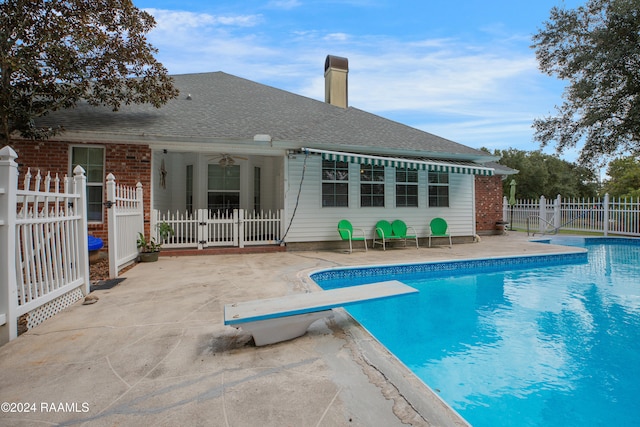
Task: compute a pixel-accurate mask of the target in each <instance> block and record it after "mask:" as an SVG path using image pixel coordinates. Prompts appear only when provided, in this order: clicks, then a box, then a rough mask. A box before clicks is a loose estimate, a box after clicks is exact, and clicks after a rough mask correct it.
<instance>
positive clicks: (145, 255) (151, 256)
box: [140, 251, 160, 262]
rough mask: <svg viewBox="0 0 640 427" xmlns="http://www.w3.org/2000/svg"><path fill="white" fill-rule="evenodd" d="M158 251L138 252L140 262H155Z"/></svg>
mask: <svg viewBox="0 0 640 427" xmlns="http://www.w3.org/2000/svg"><path fill="white" fill-rule="evenodd" d="M159 254H160V252H158V251H156V252H140V262H155V261H157V260H158V255H159Z"/></svg>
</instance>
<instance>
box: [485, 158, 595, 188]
mask: <svg viewBox="0 0 640 427" xmlns="http://www.w3.org/2000/svg"><path fill="white" fill-rule="evenodd" d="M494 155H496V156H501V159H500V164H502V165H505V166H508V167H510V168H513V169H517V170H518V171H519V173H518V174H517V175H515V176H513V179H515V180H516V184H517V186H516V190H517V191H516V198H517V199H538V198H540V196H545V197H546V198H548V199H549V198H555V197H556V196H557V195H558V194H560V195H562V196H563V197H579V198H582V197H594V196H596V194H597V189H598V184H597V180H596V178H595V174H594V172H593V171H592V170H591V169H589V168H587V167H584V166H580V165H577V164H575V163H570V162H567V161H565V160H562V159H560V158H558V157H557V156H553V155H550V154H545V153H542V152H541V151H522V150H516V149H514V148H510V149H508V150H495V152H494ZM510 182H511V177H510V178H508V179H506V180H505V181H504V183H503V194H505V195H508V194H509V190H510V187H509V184H510Z"/></svg>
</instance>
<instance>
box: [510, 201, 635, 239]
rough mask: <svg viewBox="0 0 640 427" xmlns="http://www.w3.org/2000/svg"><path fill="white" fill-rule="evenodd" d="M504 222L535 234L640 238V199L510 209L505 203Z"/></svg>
mask: <svg viewBox="0 0 640 427" xmlns="http://www.w3.org/2000/svg"><path fill="white" fill-rule="evenodd" d="M503 219H504V221H506V222H509V223H510V224H511V227H513V228H518V229H524V230H527V232H528V233H532V234H537V233H540V234H553V233H556V232H557V231H558V230H570V231H585V232H595V233H603V234H604V235H605V236H607V235H609V234H618V235H627V236H640V199H623V198H613V197H610V196H609V195H608V194H605V195H604V197H602V198H584V199H571V198H569V199H564V198H562V197H561V196H558V197H556V198H555V199H552V200H547V199H546V198H545V197H544V196H542V197H541V198H540V199H533V200H517V201H516V204H515V205H513V206H509V203H508V200H507V198H506V197H505V198H504V200H503Z"/></svg>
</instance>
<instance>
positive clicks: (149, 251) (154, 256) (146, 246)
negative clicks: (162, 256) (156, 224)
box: [137, 233, 162, 262]
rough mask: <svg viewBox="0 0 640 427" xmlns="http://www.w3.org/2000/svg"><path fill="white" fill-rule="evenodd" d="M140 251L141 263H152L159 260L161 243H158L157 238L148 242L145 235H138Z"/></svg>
mask: <svg viewBox="0 0 640 427" xmlns="http://www.w3.org/2000/svg"><path fill="white" fill-rule="evenodd" d="M137 246H138V250H139V251H140V262H152V261H157V260H158V254H159V253H160V248H161V247H162V244H161V243H157V242H156V239H155V238H153V237H152V238H150V239H149V240H147V238H146V237H145V235H144V234H142V233H138V241H137Z"/></svg>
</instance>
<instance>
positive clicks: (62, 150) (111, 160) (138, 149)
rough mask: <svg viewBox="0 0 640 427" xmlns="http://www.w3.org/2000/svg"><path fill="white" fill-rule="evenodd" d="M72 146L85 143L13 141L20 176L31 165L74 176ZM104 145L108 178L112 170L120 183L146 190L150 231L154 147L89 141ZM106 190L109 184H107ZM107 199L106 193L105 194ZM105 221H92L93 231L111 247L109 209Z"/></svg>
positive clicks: (60, 174) (145, 202) (35, 170)
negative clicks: (139, 184) (152, 151)
mask: <svg viewBox="0 0 640 427" xmlns="http://www.w3.org/2000/svg"><path fill="white" fill-rule="evenodd" d="M72 145H83V144H82V143H73V144H71V143H67V142H64V141H59V140H52V139H50V140H47V141H23V140H18V141H16V140H14V141H11V147H12V148H13V149H14V150H15V151H16V153H17V154H18V158H17V162H18V164H19V165H20V166H19V172H20V175H21V176H23V174H24V173H26V171H27V168H31V173H32V174H34V175H35V173H37V171H38V170H40V171H42V173H43V174H46V173H47V172H51V176H53V177H55V174H56V173H57V174H58V175H59V176H60V179H62V178H63V177H64V176H65V175H66V176H73V174H72V172H71V171H70V170H69V169H70V164H71V158H70V156H71V154H70V150H71V149H70V147H71V146H72ZM87 145H92V146H96V147H97V146H101V147H104V148H105V177H104V179H105V181H106V175H108V174H109V173H112V174H113V175H114V176H115V177H116V182H117V183H118V184H121V185H126V186H129V187H135V185H136V184H137V183H138V182H140V183H141V184H142V188H143V190H144V206H145V212H144V220H145V232H146V233H148V232H149V220H150V212H149V206H150V205H151V201H150V200H151V199H150V197H151V149H150V148H149V146H147V145H127V144H89V143H88V144H87ZM105 192H106V185H105ZM103 200H105V201H106V194H104V195H103ZM103 218H104V221H103V222H102V223H89V226H88V228H89V234H90V235H92V236H96V237H99V238H101V239H102V240H103V242H104V245H105V247H108V243H109V242H108V232H107V209H106V208H105V209H104V212H103Z"/></svg>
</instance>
